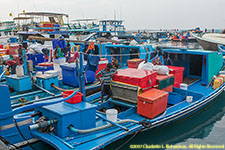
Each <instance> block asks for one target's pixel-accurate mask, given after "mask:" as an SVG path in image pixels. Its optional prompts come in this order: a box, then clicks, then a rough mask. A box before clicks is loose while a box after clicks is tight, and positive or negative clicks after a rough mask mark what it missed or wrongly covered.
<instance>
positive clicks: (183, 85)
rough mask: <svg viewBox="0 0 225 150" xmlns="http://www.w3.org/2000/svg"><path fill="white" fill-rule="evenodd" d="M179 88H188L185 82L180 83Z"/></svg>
mask: <svg viewBox="0 0 225 150" xmlns="http://www.w3.org/2000/svg"><path fill="white" fill-rule="evenodd" d="M180 88H181V89H183V90H187V89H188V85H187V84H185V83H181V84H180Z"/></svg>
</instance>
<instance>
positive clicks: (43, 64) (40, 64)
mask: <svg viewBox="0 0 225 150" xmlns="http://www.w3.org/2000/svg"><path fill="white" fill-rule="evenodd" d="M38 66H43V67H45V66H53V63H48V62H44V63H39V64H38Z"/></svg>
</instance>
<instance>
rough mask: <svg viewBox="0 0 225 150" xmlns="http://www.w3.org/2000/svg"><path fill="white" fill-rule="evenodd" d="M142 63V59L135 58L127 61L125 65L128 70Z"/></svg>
mask: <svg viewBox="0 0 225 150" xmlns="http://www.w3.org/2000/svg"><path fill="white" fill-rule="evenodd" d="M142 61H144V59H138V58H135V59H130V60H127V65H128V68H136V69H137V68H138V65H139V64H140V63H141V62H142Z"/></svg>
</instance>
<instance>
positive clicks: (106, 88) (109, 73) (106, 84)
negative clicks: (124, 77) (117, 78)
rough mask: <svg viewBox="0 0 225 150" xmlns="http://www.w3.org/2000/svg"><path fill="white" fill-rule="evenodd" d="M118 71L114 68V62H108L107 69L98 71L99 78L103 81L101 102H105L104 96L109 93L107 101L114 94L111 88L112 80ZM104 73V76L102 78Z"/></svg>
mask: <svg viewBox="0 0 225 150" xmlns="http://www.w3.org/2000/svg"><path fill="white" fill-rule="evenodd" d="M115 73H116V70H114V69H112V64H111V63H108V64H107V66H106V67H105V69H103V70H101V71H99V72H98V73H97V78H98V80H99V81H100V82H101V83H102V86H101V102H103V96H104V95H105V94H107V95H108V96H107V97H106V99H105V101H107V100H108V99H109V98H110V97H111V96H112V91H111V88H110V82H111V79H112V77H113V75H114V74H115ZM100 75H102V78H100Z"/></svg>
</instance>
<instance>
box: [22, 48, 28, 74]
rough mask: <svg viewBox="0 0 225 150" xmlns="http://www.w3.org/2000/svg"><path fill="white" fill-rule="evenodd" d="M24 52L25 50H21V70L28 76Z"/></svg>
mask: <svg viewBox="0 0 225 150" xmlns="http://www.w3.org/2000/svg"><path fill="white" fill-rule="evenodd" d="M25 54H26V52H25V49H24V48H23V52H22V58H23V70H24V74H25V75H28V70H27V58H26V56H25Z"/></svg>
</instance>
